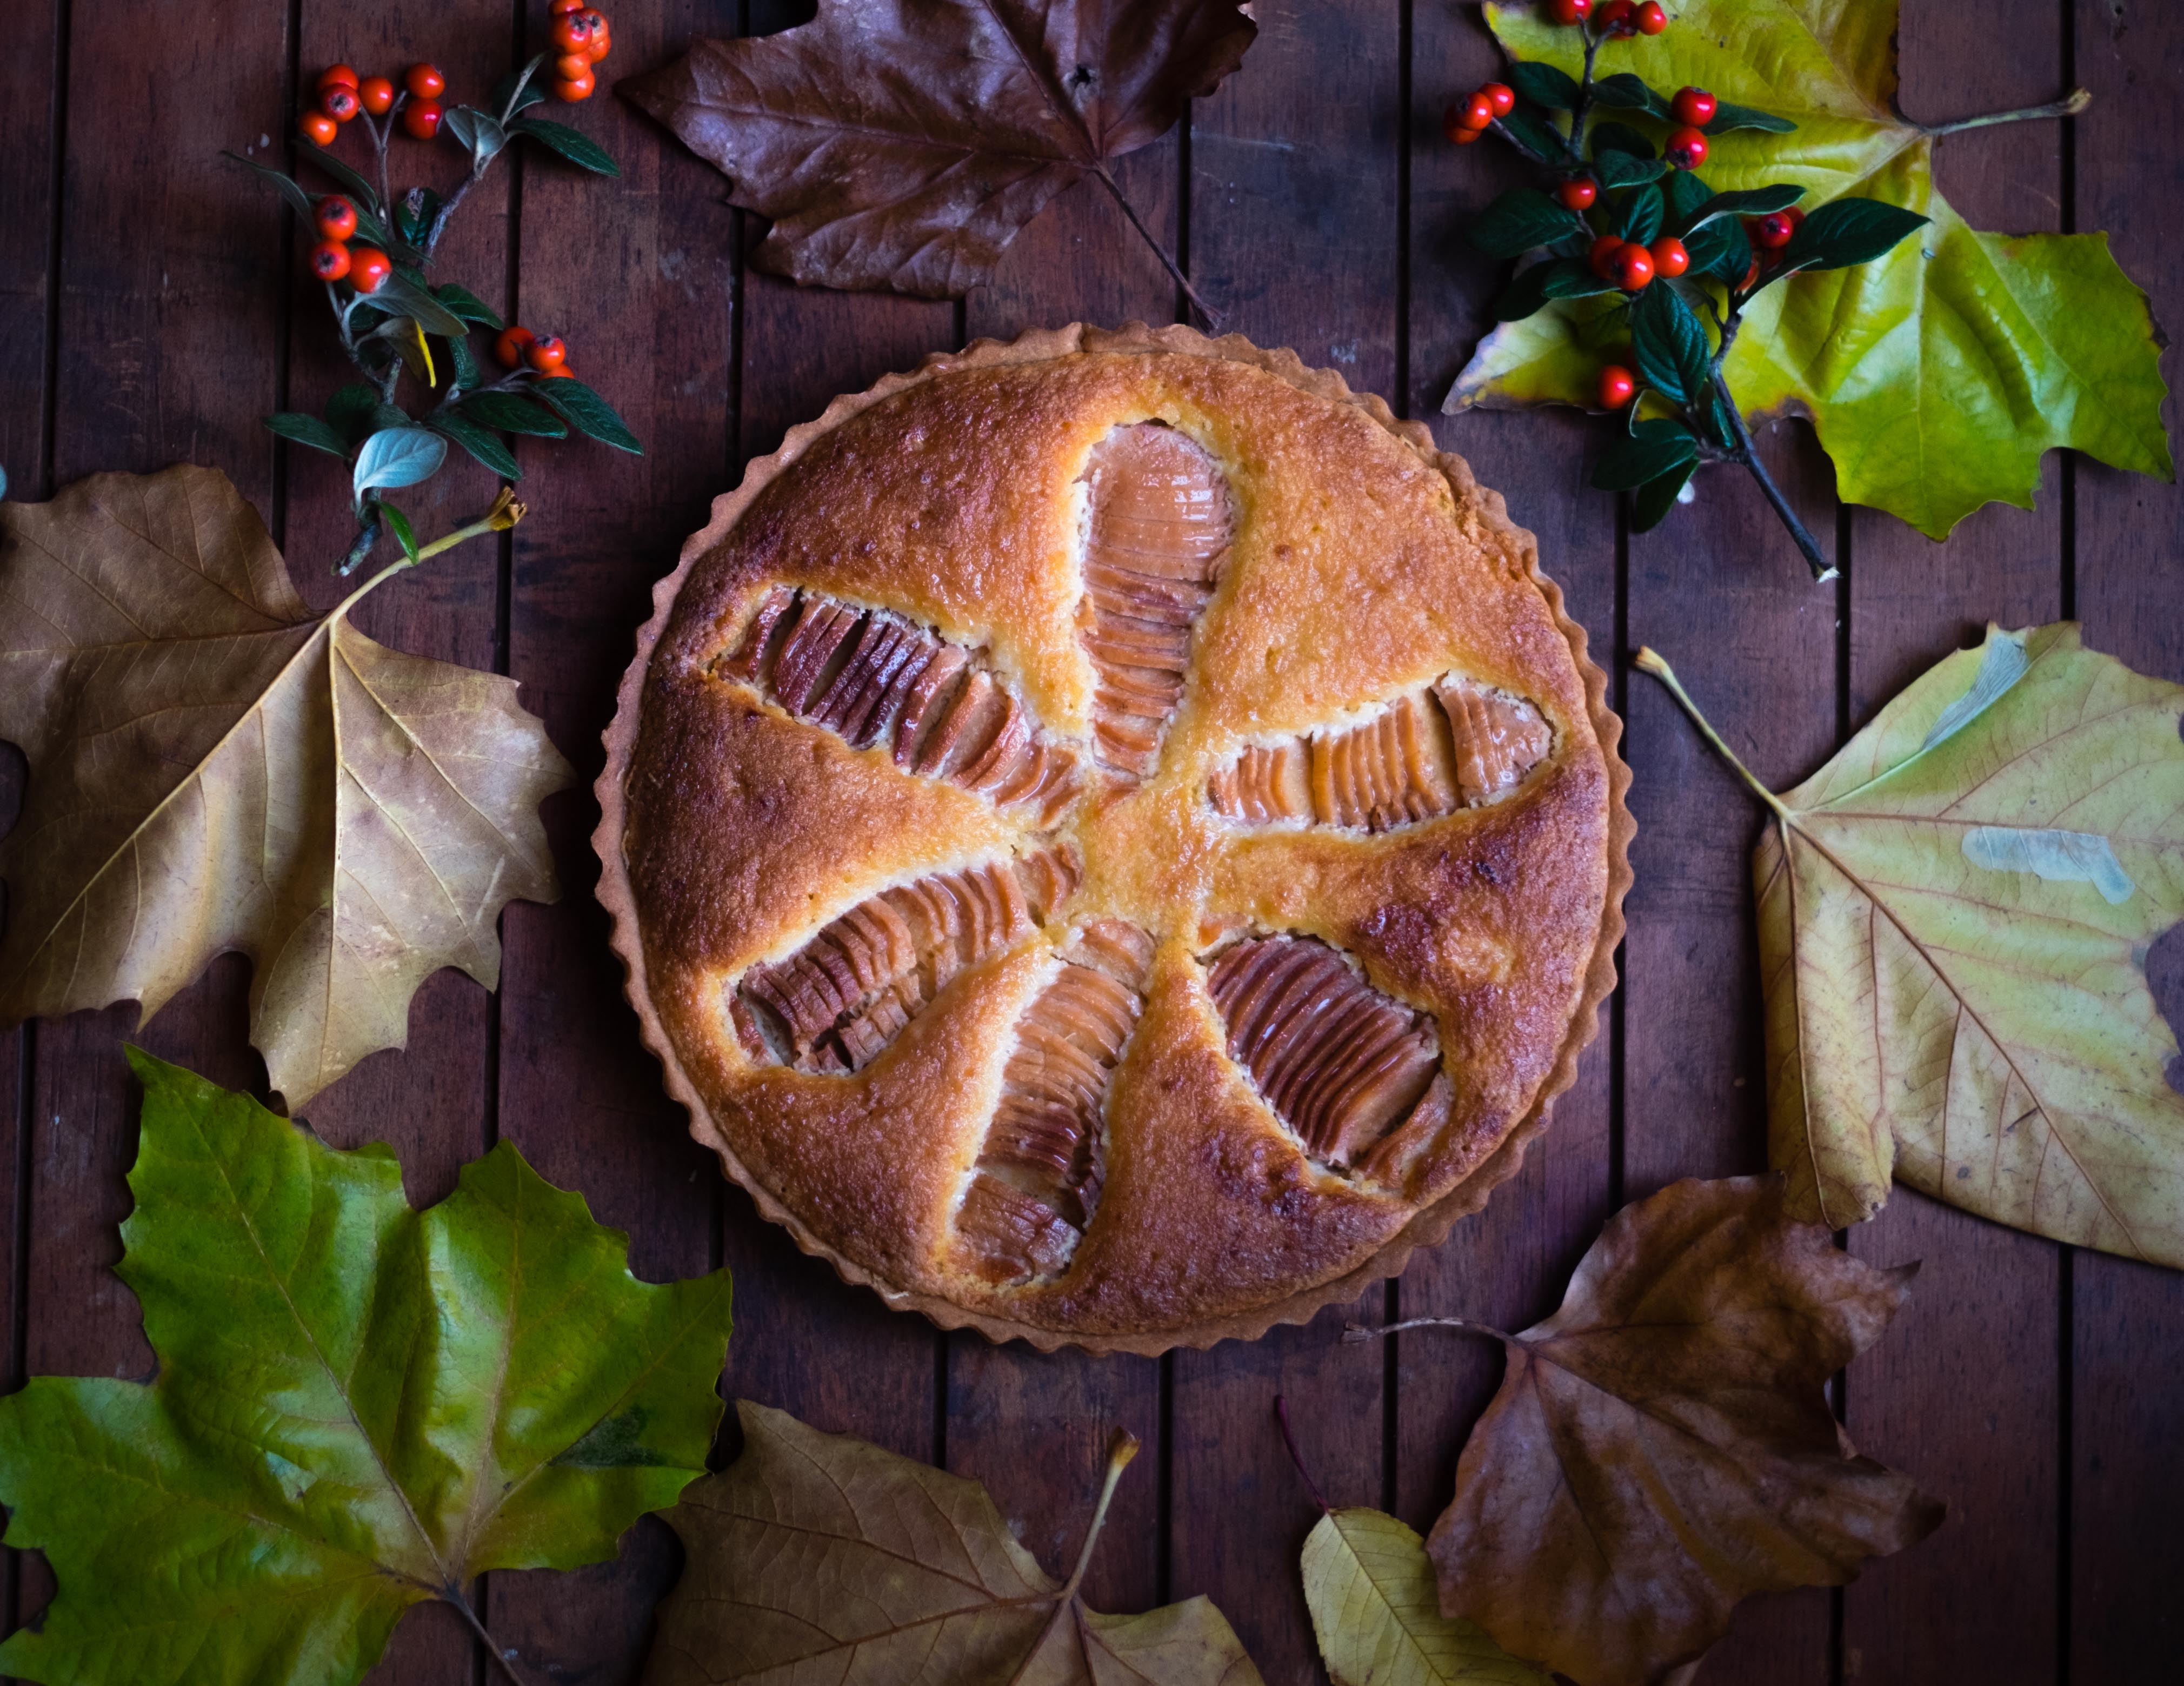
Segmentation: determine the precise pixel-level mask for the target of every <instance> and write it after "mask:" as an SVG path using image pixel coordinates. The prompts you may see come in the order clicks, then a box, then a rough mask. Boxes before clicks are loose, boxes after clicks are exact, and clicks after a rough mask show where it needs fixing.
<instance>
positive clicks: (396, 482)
mask: <svg viewBox="0 0 2184 1686" xmlns="http://www.w3.org/2000/svg"><path fill="white" fill-rule="evenodd" d="M408 419H409V418H408V417H406V416H405V417H404V421H405V422H407V421H408ZM447 460H448V442H447V441H446V440H445V439H443V438H440V437H439V436H438V435H437V434H436V433H427V432H426V430H425V429H424V428H422V427H415V426H407V427H382V429H381V430H380V431H379V432H378V433H374V434H373V435H372V436H371V437H370V438H368V439H366V440H365V442H364V449H361V450H359V452H358V453H357V454H356V466H355V468H354V470H352V471H351V474H352V477H353V478H354V483H355V486H356V505H357V507H358V509H359V510H361V509H362V508H363V507H364V506H365V503H366V501H367V500H369V498H370V494H372V493H374V492H376V491H387V490H391V489H393V488H397V487H401V486H415V484H417V483H418V482H419V481H421V480H429V479H431V478H432V477H433V476H434V475H435V474H437V473H438V472H440V465H441V464H442V463H443V462H445V461H447Z"/></svg>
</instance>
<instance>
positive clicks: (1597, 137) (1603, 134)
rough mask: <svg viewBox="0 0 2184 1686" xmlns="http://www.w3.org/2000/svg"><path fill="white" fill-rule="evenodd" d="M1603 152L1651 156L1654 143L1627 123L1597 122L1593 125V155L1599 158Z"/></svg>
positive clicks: (1635, 156)
mask: <svg viewBox="0 0 2184 1686" xmlns="http://www.w3.org/2000/svg"><path fill="white" fill-rule="evenodd" d="M1603 152H1619V153H1627V154H1630V156H1631V157H1632V158H1651V157H1652V156H1653V143H1652V142H1651V141H1649V140H1647V139H1646V137H1644V136H1643V135H1641V134H1640V133H1639V132H1638V131H1636V130H1635V129H1634V128H1632V127H1630V125H1629V124H1627V123H1596V124H1594V125H1593V126H1592V155H1593V156H1594V157H1595V158H1598V157H1599V156H1600V155H1601V154H1602V153H1603Z"/></svg>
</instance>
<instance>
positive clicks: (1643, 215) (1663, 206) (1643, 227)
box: [1615, 182, 1668, 246]
mask: <svg viewBox="0 0 2184 1686" xmlns="http://www.w3.org/2000/svg"><path fill="white" fill-rule="evenodd" d="M1667 211H1668V201H1667V199H1666V198H1664V197H1663V194H1662V192H1661V190H1660V188H1659V187H1658V186H1657V185H1655V184H1653V183H1652V182H1648V183H1646V185H1645V186H1643V187H1633V188H1632V189H1631V190H1630V192H1629V193H1625V194H1624V196H1623V204H1621V206H1620V207H1619V209H1617V211H1616V214H1615V232H1617V233H1618V234H1619V235H1621V236H1622V237H1624V239H1625V240H1628V241H1630V242H1632V243H1634V244H1636V245H1640V246H1650V245H1652V243H1653V241H1654V239H1655V238H1656V237H1658V235H1659V234H1660V232H1661V221H1662V219H1663V217H1664V216H1665V215H1667Z"/></svg>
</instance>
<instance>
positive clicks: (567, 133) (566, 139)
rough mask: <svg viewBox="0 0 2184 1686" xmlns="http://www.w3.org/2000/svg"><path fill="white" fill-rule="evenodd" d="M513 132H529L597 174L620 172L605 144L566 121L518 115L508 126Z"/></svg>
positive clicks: (535, 139)
mask: <svg viewBox="0 0 2184 1686" xmlns="http://www.w3.org/2000/svg"><path fill="white" fill-rule="evenodd" d="M508 131H509V133H510V134H511V135H528V136H530V137H531V138H532V140H534V141H537V142H538V143H539V144H540V145H541V146H543V147H545V148H548V149H549V150H550V151H553V152H556V153H559V154H560V155H561V156H562V157H563V158H565V159H568V160H569V162H570V163H571V164H573V165H577V167H578V168H579V169H582V170H590V171H591V172H592V173H593V175H594V176H619V175H621V165H618V164H616V162H615V161H614V159H611V158H610V157H609V156H608V155H607V151H606V148H604V147H602V146H601V145H600V144H599V142H597V141H595V140H593V138H592V137H590V136H589V135H586V134H582V133H579V132H578V131H577V130H574V129H571V127H569V126H568V125H567V124H565V123H549V122H548V121H547V120H545V119H544V118H543V117H519V118H517V119H516V120H515V121H514V122H512V123H510V125H509V126H508Z"/></svg>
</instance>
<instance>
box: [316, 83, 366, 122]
mask: <svg viewBox="0 0 2184 1686" xmlns="http://www.w3.org/2000/svg"><path fill="white" fill-rule="evenodd" d="M319 109H320V110H321V111H323V112H325V113H326V115H327V116H329V117H331V118H332V119H333V120H334V121H335V122H337V123H346V122H348V120H349V119H350V118H352V117H354V116H355V115H356V114H357V113H358V112H359V111H361V110H362V109H364V102H363V101H362V100H360V99H359V98H357V97H356V90H355V89H354V88H353V87H349V86H348V84H347V83H346V82H336V83H335V84H334V85H333V86H332V87H330V88H326V89H324V90H322V91H321V92H320V94H319Z"/></svg>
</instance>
